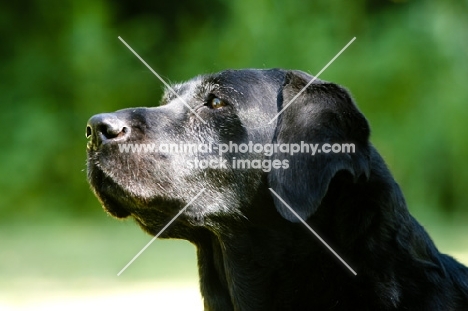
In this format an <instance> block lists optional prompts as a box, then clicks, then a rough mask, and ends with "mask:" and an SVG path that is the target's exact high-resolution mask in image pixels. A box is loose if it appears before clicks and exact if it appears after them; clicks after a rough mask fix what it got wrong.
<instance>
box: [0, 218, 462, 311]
mask: <svg viewBox="0 0 468 311" xmlns="http://www.w3.org/2000/svg"><path fill="white" fill-rule="evenodd" d="M467 228H468V227H467V226H464V225H457V226H455V225H450V226H449V225H426V229H427V230H428V232H429V233H430V235H431V236H432V238H433V239H434V241H435V242H436V244H437V246H438V248H439V249H440V250H441V251H442V252H444V253H449V254H451V255H454V257H456V258H457V259H458V260H460V261H461V262H463V263H464V264H467V265H468V235H467V234H466V232H467ZM0 237H1V239H0V244H1V246H0V247H1V253H0V307H1V306H2V304H5V303H7V304H10V305H21V304H22V303H24V302H25V301H30V302H32V303H33V304H34V303H35V302H36V301H38V300H44V299H47V297H48V296H50V297H51V298H50V300H56V299H57V297H60V296H61V295H62V294H63V293H67V295H73V296H76V297H81V296H83V297H84V296H89V294H90V293H92V294H93V295H97V296H99V295H105V294H106V293H109V292H112V291H114V292H115V291H119V293H121V294H120V295H121V296H122V295H123V296H125V293H129V292H130V291H132V290H133V291H143V290H144V289H145V288H146V289H148V287H150V288H152V289H153V290H154V291H155V292H157V291H164V290H168V289H171V290H174V291H176V292H177V291H180V294H181V295H182V293H183V292H184V290H186V289H187V288H189V289H190V290H191V291H192V293H194V292H196V291H197V290H198V275H197V267H196V254H195V247H194V246H193V245H191V244H190V243H188V242H186V241H178V240H156V241H154V243H153V244H152V245H151V246H150V247H148V249H147V250H146V251H145V252H143V253H142V254H141V256H140V257H138V259H136V260H135V261H134V262H133V264H132V265H130V266H129V268H128V269H127V270H125V271H124V272H123V273H122V274H121V276H117V273H118V272H119V271H120V270H121V269H122V268H123V267H124V266H125V265H126V264H127V263H128V262H129V261H130V260H131V259H132V258H133V256H135V255H136V254H137V253H138V252H139V251H140V250H141V249H142V248H143V247H144V246H145V245H146V244H147V243H148V242H149V241H150V240H151V237H150V236H148V235H147V234H145V233H143V232H142V231H141V230H140V228H138V226H137V225H136V224H135V223H133V222H132V221H123V222H119V221H115V220H113V219H110V218H109V219H102V221H101V222H100V223H98V222H89V223H86V222H81V223H69V222H64V223H55V224H53V225H46V224H30V225H29V224H16V225H3V226H1V227H0ZM164 295H166V294H164ZM164 295H163V296H164ZM197 299H198V298H197Z"/></svg>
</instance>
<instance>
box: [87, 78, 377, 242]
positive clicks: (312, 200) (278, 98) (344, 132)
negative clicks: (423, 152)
mask: <svg viewBox="0 0 468 311" xmlns="http://www.w3.org/2000/svg"><path fill="white" fill-rule="evenodd" d="M312 80H313V77H312V76H310V75H308V74H305V73H303V72H300V71H286V70H279V69H272V70H251V69H248V70H227V71H222V72H220V73H217V74H212V75H204V76H198V77H195V78H193V79H191V80H189V81H188V82H185V83H181V84H176V85H174V86H173V87H172V89H168V90H166V92H165V95H164V96H163V99H162V102H161V104H160V105H159V106H158V107H153V108H130V109H124V110H119V111H116V112H114V113H104V114H99V115H95V116H93V117H92V118H91V119H90V120H89V122H88V126H87V137H88V139H89V142H88V148H87V151H88V162H87V164H88V180H89V182H90V184H91V187H92V189H93V191H94V193H95V194H96V196H97V197H98V198H99V200H100V201H101V203H102V205H103V207H104V209H105V210H107V211H108V212H109V213H110V214H111V215H113V216H115V217H119V218H123V217H127V216H133V217H134V218H135V219H136V220H137V222H138V223H139V224H140V225H141V226H142V227H143V228H144V229H145V230H147V231H148V232H150V233H152V234H155V233H156V232H157V231H159V230H160V229H161V227H162V226H163V225H164V224H165V223H166V222H167V221H168V220H170V219H171V218H172V217H173V216H174V215H176V214H177V212H178V211H180V210H181V209H182V208H184V207H186V209H185V210H184V212H183V213H182V215H180V217H179V218H178V221H177V222H176V224H175V226H174V228H171V230H168V233H167V236H173V237H186V236H187V232H188V231H189V230H191V229H193V228H196V227H200V226H205V227H213V228H215V227H219V226H222V223H223V222H222V221H221V220H222V219H223V218H225V217H229V218H230V219H237V220H239V221H243V220H245V219H248V218H249V215H248V214H249V210H251V209H253V208H255V207H254V206H253V201H254V200H255V198H256V196H257V195H258V193H259V192H262V191H263V192H264V193H265V192H266V193H269V192H268V191H265V190H266V189H267V188H271V189H272V190H273V191H274V192H275V193H276V194H277V195H278V196H279V197H280V198H282V200H283V201H284V202H285V203H287V204H288V205H289V206H290V207H291V208H293V209H294V210H295V211H296V212H297V214H298V215H299V216H300V217H302V218H304V219H307V218H308V217H310V216H311V215H313V214H314V212H315V211H316V210H317V208H318V207H319V206H320V204H321V201H322V199H323V198H324V196H325V195H326V193H327V190H328V186H329V184H330V182H331V180H332V179H333V177H334V176H335V175H336V174H337V173H338V172H347V174H349V175H350V176H351V177H352V178H353V180H355V181H357V180H358V179H359V178H361V177H363V178H368V176H369V159H368V158H369V156H368V154H369V143H368V138H369V126H368V123H367V121H366V120H365V118H364V116H363V115H362V114H361V113H360V112H359V110H358V109H357V107H356V105H355V104H354V103H353V101H352V99H351V97H350V95H349V94H348V92H347V91H346V90H344V89H343V88H341V87H340V86H338V85H336V84H333V83H328V82H325V81H321V80H318V79H315V80H314V81H313V82H312V83H311V84H310V85H309V86H307V85H308V84H309V82H311V81H312ZM306 86H307V87H306ZM305 145H308V148H306V147H305ZM312 145H313V146H312ZM293 146H294V147H293ZM297 146H299V147H301V150H299V151H297ZM336 146H338V147H339V146H341V149H340V150H338V147H336ZM343 146H354V147H353V148H351V147H350V149H349V150H342V147H343ZM236 147H237V148H236ZM324 147H327V148H324ZM226 148H227V149H226ZM293 148H294V151H293ZM313 148H316V149H315V152H314V151H313ZM333 148H335V150H333ZM336 151H339V152H336ZM344 151H347V152H344ZM312 153H314V154H312ZM202 190H203V192H202V193H201V194H200V195H199V196H197V195H198V194H199V193H200V191H202ZM269 195H270V197H269V199H270V200H273V202H274V206H275V208H276V211H273V212H275V213H276V212H277V213H278V214H279V215H281V216H282V218H284V219H286V220H288V221H292V222H296V221H298V219H297V217H296V216H294V215H293V214H292V213H291V212H290V211H289V209H288V208H286V206H285V205H284V203H283V202H282V201H281V200H280V199H279V198H278V197H277V196H275V195H273V194H271V193H270V194H269ZM196 196H197V197H196ZM194 197H196V199H195V200H193V201H192V199H193V198H194ZM187 205H188V206H187Z"/></svg>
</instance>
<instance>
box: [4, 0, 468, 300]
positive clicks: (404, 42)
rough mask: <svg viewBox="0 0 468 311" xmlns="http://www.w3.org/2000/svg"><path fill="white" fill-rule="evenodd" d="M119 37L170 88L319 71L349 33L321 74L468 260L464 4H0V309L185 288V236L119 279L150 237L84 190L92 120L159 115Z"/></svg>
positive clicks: (148, 80)
mask: <svg viewBox="0 0 468 311" xmlns="http://www.w3.org/2000/svg"><path fill="white" fill-rule="evenodd" d="M118 36H121V37H122V38H123V39H124V40H126V41H127V42H128V43H129V44H130V45H131V46H132V47H133V48H134V49H135V50H136V51H137V52H138V53H139V54H140V55H141V56H142V57H143V58H144V59H145V60H146V61H147V62H148V63H149V64H150V65H151V66H152V68H153V69H155V70H156V71H157V72H158V73H159V74H160V75H162V76H163V77H164V78H165V79H166V80H167V81H171V82H176V81H182V80H186V79H189V78H191V77H193V76H195V75H198V74H201V73H209V72H216V71H220V70H223V69H227V68H247V67H255V68H272V67H282V68H290V69H300V70H304V71H307V72H309V73H311V74H315V73H317V72H319V71H320V69H322V67H323V66H324V65H325V64H326V63H327V62H328V61H329V60H330V59H331V58H332V57H333V56H334V55H335V54H336V53H337V52H338V51H339V50H340V49H341V48H342V47H343V46H344V45H345V44H346V43H347V42H349V41H350V40H351V39H352V38H353V37H357V39H356V41H355V42H354V43H353V44H352V45H351V46H350V47H349V48H348V49H347V50H346V51H345V52H344V53H343V54H342V55H341V56H340V57H339V58H338V59H337V60H336V61H335V62H334V63H333V64H332V65H331V66H330V67H329V68H328V69H327V70H326V71H325V72H324V73H323V74H322V75H321V76H320V78H322V79H324V80H329V81H334V82H337V83H339V84H341V85H344V86H345V87H347V88H348V89H349V90H350V91H351V92H352V94H353V96H354V98H355V99H356V101H357V103H358V105H359V107H360V109H361V110H362V111H363V112H364V114H365V115H366V116H367V118H368V119H369V122H370V124H371V127H372V130H373V132H372V142H373V143H374V144H375V145H376V147H377V148H378V149H379V150H380V153H381V154H382V155H383V157H384V158H385V160H386V161H387V163H388V165H389V167H390V169H391V170H392V172H393V174H394V176H395V178H396V180H397V181H398V182H399V184H400V185H401V187H402V188H403V192H404V193H405V195H406V199H407V202H408V205H409V208H410V210H411V212H412V213H413V215H415V216H416V218H417V219H418V220H420V222H421V223H422V224H423V225H424V226H425V227H426V228H427V230H428V231H429V233H430V234H431V235H432V236H433V238H434V240H435V241H436V243H437V244H438V246H439V247H440V249H441V250H442V251H444V252H449V253H451V254H453V255H455V256H456V257H457V258H459V259H460V260H461V261H463V262H464V263H466V264H468V234H467V233H468V204H467V203H468V191H467V189H468V142H467V134H468V122H467V120H468V1H466V0H464V1H461V0H445V1H411V0H408V1H403V0H399V1H397V0H395V1H389V0H360V1H353V2H351V1H345V0H338V1H328V0H320V1H314V2H310V3H308V2H303V1H299V0H291V1H279V0H274V1H273V0H270V1H267V0H261V1H255V2H253V1H246V0H240V1H225V0H208V1H189V0H182V1H159V2H158V1H126V2H124V1H110V0H107V1H106V0H84V1H80V2H78V1H63V0H62V1H57V0H55V1H53V0H52V1H39V0H25V1H21V2H13V1H9V2H7V1H3V2H2V3H1V4H0V38H1V42H0V81H1V83H0V105H1V113H0V124H1V125H2V127H3V130H2V131H1V132H0V142H1V145H2V146H3V147H2V149H1V150H2V152H0V174H1V176H2V178H1V179H0V189H1V190H0V191H1V195H0V292H3V293H2V294H0V306H2V302H3V303H4V304H8V305H10V306H11V305H20V306H23V307H24V306H25V305H27V304H28V303H30V304H34V303H36V302H37V300H34V299H36V298H37V297H36V296H34V293H39V294H38V296H41V297H42V296H44V295H45V296H47V295H51V293H54V292H57V290H58V289H61V290H64V289H66V288H70V290H77V289H80V288H88V289H89V288H92V289H94V288H95V289H96V292H97V293H99V292H100V291H101V290H102V287H105V288H109V287H112V286H126V284H127V283H126V282H140V281H148V280H150V281H152V282H153V281H157V282H159V281H160V285H161V287H163V288H164V286H165V285H164V284H167V282H176V283H177V284H189V285H188V286H189V287H190V288H194V289H196V286H197V284H196V280H197V274H196V263H195V253H194V248H193V247H192V246H191V245H190V244H188V243H186V242H182V241H181V242H176V241H156V242H155V243H154V244H153V245H152V246H151V247H150V248H149V249H148V250H147V251H146V253H144V255H142V256H141V258H139V259H138V260H137V261H136V262H135V263H134V265H132V266H131V268H129V269H128V270H127V271H126V272H125V273H124V274H123V275H122V276H120V277H119V278H117V276H116V273H117V272H118V271H120V269H121V268H122V267H123V266H124V265H125V264H126V263H127V262H128V261H129V260H130V259H131V258H132V257H133V255H134V254H136V253H137V252H138V251H139V250H140V249H141V248H142V247H143V246H144V245H145V244H146V243H147V242H148V241H149V239H150V237H148V236H146V235H144V234H143V233H142V232H140V230H139V229H138V228H136V225H134V224H133V223H132V222H131V221H123V222H118V221H115V220H113V219H110V218H109V217H108V216H106V214H105V213H104V212H103V211H102V209H101V208H100V206H99V204H98V202H97V200H96V199H95V198H94V196H93V195H92V193H91V192H90V191H89V187H88V184H87V182H86V172H85V159H86V153H85V145H86V139H85V135H84V133H85V126H86V121H87V120H88V118H89V117H90V116H92V115H93V114H96V113H100V112H106V111H114V110H117V109H121V108H126V107H131V106H156V105H158V102H159V99H160V96H161V93H162V89H163V86H162V85H161V83H160V82H159V81H158V80H157V78H156V77H155V76H154V75H153V74H152V73H151V72H150V71H149V70H148V69H147V68H146V67H144V65H143V64H142V63H141V62H140V61H139V60H138V59H137V58H136V57H135V56H134V55H133V54H131V52H130V51H129V50H128V49H127V48H126V47H125V46H124V45H123V44H122V43H121V42H120V41H119V40H118V39H117V37H118ZM174 280H175V281H174ZM179 281H180V282H179ZM101 284H106V286H101ZM153 285H154V284H153ZM153 285H152V286H153ZM177 286H178V285H177ZM177 286H176V288H177ZM25 291H27V293H28V295H25V294H24V293H25ZM30 295H33V296H34V297H36V298H30V299H29V300H27V299H26V297H29V296H30ZM83 295H85V294H83ZM54 297H55V296H54ZM54 299H55V298H54Z"/></svg>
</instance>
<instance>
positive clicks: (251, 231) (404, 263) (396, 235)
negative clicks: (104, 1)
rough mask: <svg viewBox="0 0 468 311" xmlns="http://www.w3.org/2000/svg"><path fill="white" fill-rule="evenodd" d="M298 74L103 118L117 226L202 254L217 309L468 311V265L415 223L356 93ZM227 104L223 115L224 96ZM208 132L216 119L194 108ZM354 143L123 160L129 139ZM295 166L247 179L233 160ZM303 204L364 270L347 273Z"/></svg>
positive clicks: (94, 163)
mask: <svg viewBox="0 0 468 311" xmlns="http://www.w3.org/2000/svg"><path fill="white" fill-rule="evenodd" d="M311 79H312V77H311V76H309V75H307V74H305V73H303V72H299V71H285V70H279V69H273V70H238V71H235V70H227V71H223V72H220V73H217V74H213V75H207V76H199V77H196V78H194V79H192V80H190V81H188V82H186V83H183V84H178V85H175V86H174V89H175V91H176V92H177V93H178V94H179V95H180V97H181V98H182V99H183V100H184V101H185V102H186V103H188V105H189V106H190V107H191V108H192V109H193V110H192V111H191V110H189V109H188V108H187V107H186V106H185V105H184V104H183V103H182V101H181V100H179V99H178V98H177V97H176V96H175V95H173V94H172V93H171V92H170V91H167V92H166V95H165V96H164V98H163V101H162V105H161V106H160V107H157V108H131V109H124V110H120V111H117V112H115V113H111V114H100V115H97V116H94V117H92V118H91V119H90V121H89V123H88V128H87V135H88V136H89V137H90V141H89V143H88V179H89V182H90V184H91V186H92V189H93V191H94V192H95V194H96V195H97V197H98V198H99V200H100V201H101V203H102V204H103V206H104V208H105V209H106V210H107V211H108V212H109V213H110V214H111V215H113V216H116V217H120V218H122V217H127V216H132V217H133V218H134V219H135V220H136V221H137V223H138V224H139V225H140V226H141V227H142V228H143V229H144V230H145V231H147V232H148V233H149V234H152V235H155V234H156V233H158V232H159V231H160V230H161V228H162V227H163V226H164V225H165V224H166V223H167V222H168V221H169V220H170V219H172V217H174V216H175V215H176V214H177V213H178V211H179V210H181V209H182V208H183V207H184V206H185V205H186V204H187V203H188V202H189V201H190V200H191V199H192V198H193V197H194V196H195V195H197V193H199V192H200V190H201V189H205V191H204V192H203V193H202V194H201V195H200V196H199V197H198V198H197V199H196V200H195V201H194V202H193V203H192V204H191V205H190V206H189V207H188V208H187V210H186V211H185V212H184V213H183V214H182V215H180V217H179V218H178V219H177V220H176V221H175V222H174V223H173V224H172V225H171V226H170V227H169V228H168V229H167V230H166V231H165V232H164V233H163V234H162V236H161V237H164V238H180V239H186V240H189V241H190V242H192V243H193V244H195V245H196V247H197V254H198V266H199V273H200V287H201V292H202V295H203V298H204V305H205V310H219V311H228V310H255V311H259V310H269V311H270V310H329V309H330V310H468V269H467V268H465V267H463V266H462V265H461V264H459V263H458V262H456V261H455V260H454V259H452V258H451V257H449V256H447V255H443V254H441V253H439V252H438V250H437V249H436V247H435V246H434V244H433V242H432V241H431V239H430V238H429V236H428V235H427V233H426V232H425V231H424V229H423V228H422V227H421V226H420V225H419V224H418V223H417V222H416V220H415V219H414V218H413V217H412V216H411V215H410V214H409V212H408V209H407V207H406V204H405V201H404V198H403V195H402V193H401V191H400V188H399V186H398V185H397V183H396V182H395V181H394V179H393V177H392V176H391V174H390V172H389V171H388V169H387V167H386V166H385V163H384V161H383V160H382V158H381V157H380V155H379V154H378V153H377V151H376V150H375V149H374V147H373V146H372V145H371V144H370V143H369V140H368V139H369V132H370V131H369V126H368V123H367V121H366V119H365V118H364V116H363V115H362V114H361V112H359V110H358V109H357V107H356V106H355V104H354V103H353V100H352V99H351V97H350V95H349V94H348V92H347V91H346V90H344V89H343V88H341V87H340V86H338V85H336V84H333V83H329V82H325V81H321V80H316V81H314V83H313V84H312V85H311V86H310V87H308V88H307V89H306V90H305V91H304V92H303V93H302V94H301V95H300V96H299V97H298V98H297V99H296V100H295V101H294V102H293V103H292V104H291V105H290V106H289V107H288V108H287V109H286V110H285V111H284V113H282V114H281V115H280V116H279V118H278V119H277V120H276V121H275V122H273V123H272V124H268V121H269V120H271V119H272V118H273V117H274V116H275V115H276V114H277V113H278V112H279V111H280V110H281V109H282V108H283V107H285V105H287V104H288V103H289V102H290V100H291V99H292V98H293V97H294V96H295V95H296V94H297V93H298V92H299V91H300V90H301V89H302V88H303V87H304V86H305V85H306V84H307V83H308V82H309V81H310V80H311ZM215 97H216V98H220V99H221V100H223V101H224V103H225V105H224V106H223V107H220V108H218V109H214V108H212V107H210V102H211V100H212V99H213V98H215ZM193 111H194V112H196V113H197V114H198V115H199V116H200V117H201V118H202V119H203V120H205V121H206V123H203V122H202V121H201V120H200V119H199V118H198V117H196V115H195V114H194V112H193ZM229 141H231V142H234V143H237V144H241V143H248V142H249V141H251V142H253V143H259V144H263V145H264V144H270V143H282V144H293V143H300V142H301V141H304V142H307V143H353V144H355V146H356V149H355V152H354V153H348V154H332V153H327V154H325V153H320V154H316V155H315V156H311V155H310V154H296V155H293V156H291V155H289V154H285V153H279V152H278V153H274V154H272V155H270V156H266V155H263V154H255V153H251V154H242V153H235V154H231V153H226V154H223V156H222V157H223V159H224V160H226V161H227V167H225V168H206V169H201V168H195V167H190V166H188V165H187V163H188V161H193V160H194V159H199V160H212V159H219V156H218V155H217V154H216V152H212V153H203V154H198V155H196V154H192V153H174V152H165V151H161V152H159V151H158V152H152V153H143V152H140V153H137V152H133V153H121V152H119V144H122V143H140V144H141V143H144V144H156V145H158V144H162V143H177V144H178V143H181V142H183V143H191V144H208V143H212V144H219V143H228V142H229ZM233 157H236V159H249V160H261V161H263V160H271V161H274V160H278V161H279V162H281V163H283V162H282V161H286V162H287V163H288V165H289V167H288V168H279V169H272V170H271V171H268V170H264V169H261V168H256V169H253V168H251V169H235V168H233V167H232V165H231V161H232V158H233ZM269 188H271V189H272V190H273V191H275V192H276V193H278V194H279V196H280V197H281V198H282V199H283V200H284V201H285V202H286V203H287V204H288V205H289V206H291V207H292V208H293V209H294V210H295V211H296V212H297V213H298V214H299V215H300V216H301V217H302V218H303V219H305V220H306V221H307V223H308V224H309V225H310V227H312V228H313V229H314V230H315V231H316V232H317V233H318V234H319V235H320V236H321V237H322V238H323V239H324V240H325V241H326V242H327V243H328V244H329V245H330V246H331V247H332V248H333V249H334V250H335V251H336V252H337V253H338V254H339V255H340V256H341V257H342V258H343V259H344V260H345V261H346V262H347V263H348V264H349V265H350V266H351V267H352V268H353V269H354V270H355V271H356V272H357V275H356V276H355V275H354V274H353V273H351V271H350V270H348V269H347V268H346V267H345V266H344V265H343V264H342V263H341V262H340V261H339V260H338V259H337V258H336V257H335V256H334V255H333V254H332V253H331V252H330V251H329V250H328V249H327V248H326V247H325V246H324V245H323V244H322V243H321V242H320V241H319V240H318V239H317V238H316V237H315V236H314V235H312V233H311V232H310V231H309V230H308V229H307V228H306V227H305V226H304V225H303V224H302V223H300V222H299V220H298V219H297V217H296V216H294V215H293V214H292V213H291V212H290V211H289V209H288V208H286V207H285V206H284V204H283V203H282V202H280V200H278V199H277V198H276V196H274V195H273V194H272V192H271V191H270V190H269Z"/></svg>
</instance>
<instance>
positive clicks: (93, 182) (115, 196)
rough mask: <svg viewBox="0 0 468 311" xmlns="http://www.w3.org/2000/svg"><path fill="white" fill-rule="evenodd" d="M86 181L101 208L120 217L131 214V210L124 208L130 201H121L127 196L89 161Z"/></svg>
mask: <svg viewBox="0 0 468 311" xmlns="http://www.w3.org/2000/svg"><path fill="white" fill-rule="evenodd" d="M88 182H89V184H90V186H91V190H92V191H93V192H94V194H95V195H96V197H97V199H98V200H99V202H100V203H101V205H102V208H103V209H104V211H106V212H107V213H108V214H109V215H111V216H113V217H115V218H120V219H122V218H127V217H129V216H130V215H131V212H130V211H129V210H128V209H127V208H126V206H130V204H131V202H122V200H124V201H125V200H126V199H125V198H129V196H128V195H126V194H125V191H124V190H123V189H122V188H121V187H120V186H119V185H118V184H116V183H115V182H114V181H113V180H112V179H111V178H109V177H108V176H107V175H105V174H104V172H103V171H102V170H100V169H99V168H98V167H96V165H94V164H91V163H88ZM127 200H128V199H127Z"/></svg>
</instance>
